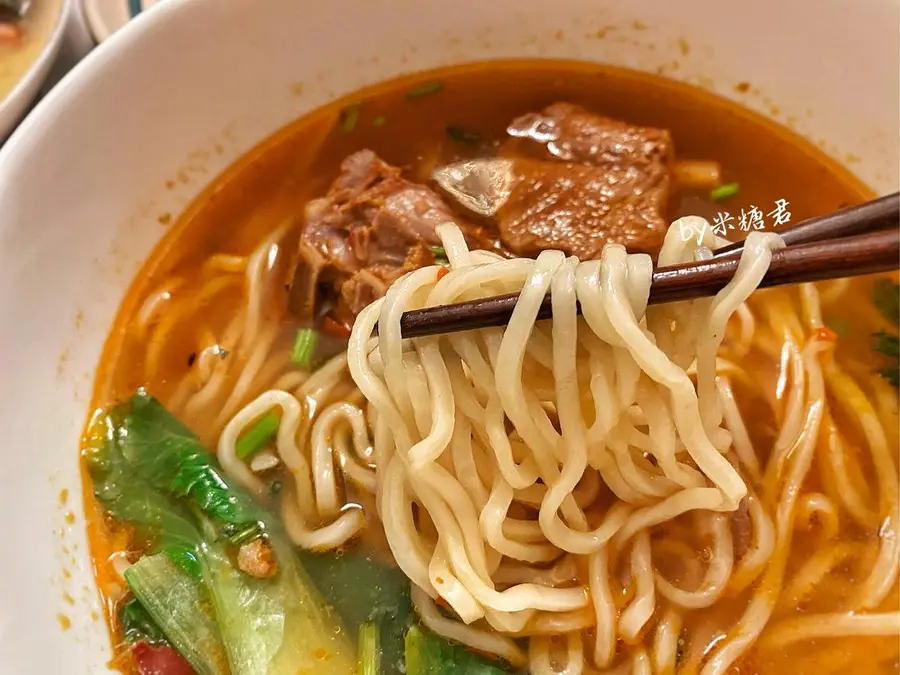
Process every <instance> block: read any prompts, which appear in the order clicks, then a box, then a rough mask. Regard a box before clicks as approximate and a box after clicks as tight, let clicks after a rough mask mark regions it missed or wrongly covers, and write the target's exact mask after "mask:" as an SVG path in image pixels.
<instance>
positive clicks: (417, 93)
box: [406, 82, 444, 99]
mask: <svg viewBox="0 0 900 675" xmlns="http://www.w3.org/2000/svg"><path fill="white" fill-rule="evenodd" d="M443 88H444V83H443V82H429V83H427V84H423V85H422V86H421V87H416V88H415V89H413V90H412V91H408V92H406V98H408V99H414V98H422V97H423V96H428V94H436V93H437V92H439V91H441V90H442V89H443Z"/></svg>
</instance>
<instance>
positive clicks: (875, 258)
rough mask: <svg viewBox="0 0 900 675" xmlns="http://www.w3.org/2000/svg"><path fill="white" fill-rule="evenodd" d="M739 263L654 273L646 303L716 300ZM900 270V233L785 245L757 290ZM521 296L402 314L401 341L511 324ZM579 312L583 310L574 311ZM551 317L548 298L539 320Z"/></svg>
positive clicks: (731, 260)
mask: <svg viewBox="0 0 900 675" xmlns="http://www.w3.org/2000/svg"><path fill="white" fill-rule="evenodd" d="M739 262H740V258H739V257H736V256H726V257H722V258H713V259H712V260H707V261H703V262H699V263H687V264H684V265H673V266H670V267H660V268H657V269H656V270H655V271H654V273H653V279H652V282H651V286H650V297H649V303H650V304H658V303H663V302H674V301H677V300H690V299H694V298H702V297H708V296H711V295H715V294H716V293H717V292H718V291H720V290H721V289H722V288H724V287H725V285H726V284H727V283H728V282H729V281H730V280H731V278H732V277H733V276H734V274H735V272H736V271H737V267H738V263H739ZM898 268H900V229H897V228H896V227H895V228H894V229H892V230H887V231H881V232H871V233H869V234H863V235H858V236H855V237H844V238H839V239H829V240H827V241H819V242H812V243H808V244H797V245H795V246H789V247H787V248H784V249H780V250H778V251H774V252H773V253H772V263H771V265H770V266H769V270H768V272H767V273H766V276H765V277H764V278H763V280H762V283H761V284H760V286H761V287H770V286H781V285H784V284H795V283H803V282H809V281H822V280H825V279H839V278H842V277H853V276H860V275H863V274H874V273H876V272H886V271H889V270H896V269H898ZM518 297H519V294H518V293H512V294H509V295H499V296H495V297H492V298H483V299H480V300H472V301H469V302H462V303H457V304H453V305H441V306H439V307H427V308H425V309H419V310H413V311H410V312H405V313H404V314H403V316H402V317H401V319H400V331H401V334H402V335H403V337H405V338H412V337H421V336H425V335H438V334H441V333H453V332H457V331H463V330H472V329H476V328H488V327H494V326H504V325H506V324H507V323H509V320H510V318H511V316H512V313H513V310H514V309H515V306H516V301H517V300H518ZM578 311H579V313H580V312H581V308H580V307H579V308H578ZM552 316H553V312H552V310H551V305H550V297H549V296H548V297H546V298H545V299H544V302H543V303H542V304H541V308H540V311H539V312H538V317H537V318H538V319H549V318H551V317H552Z"/></svg>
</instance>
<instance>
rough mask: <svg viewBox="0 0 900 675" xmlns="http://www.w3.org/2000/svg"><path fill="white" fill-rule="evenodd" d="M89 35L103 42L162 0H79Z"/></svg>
mask: <svg viewBox="0 0 900 675" xmlns="http://www.w3.org/2000/svg"><path fill="white" fill-rule="evenodd" d="M81 2H82V4H83V6H84V15H85V17H86V18H87V22H88V26H89V27H90V29H91V34H92V35H93V37H94V39H95V40H96V41H97V42H103V41H104V40H105V39H107V38H108V37H109V36H110V35H112V34H113V33H115V32H116V31H117V30H119V29H120V28H121V27H122V26H124V25H125V24H126V23H128V22H129V21H131V20H132V19H133V18H134V17H136V16H137V15H138V14H140V13H141V12H143V11H145V10H148V9H150V8H151V7H153V5H157V4H159V3H160V2H162V0H81Z"/></svg>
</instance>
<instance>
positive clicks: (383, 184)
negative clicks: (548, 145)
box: [291, 150, 496, 320]
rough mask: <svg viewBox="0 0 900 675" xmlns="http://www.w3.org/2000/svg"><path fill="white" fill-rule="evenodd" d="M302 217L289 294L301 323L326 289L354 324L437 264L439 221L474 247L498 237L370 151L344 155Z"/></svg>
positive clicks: (311, 313)
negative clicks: (397, 283) (391, 291)
mask: <svg viewBox="0 0 900 675" xmlns="http://www.w3.org/2000/svg"><path fill="white" fill-rule="evenodd" d="M305 216H306V225H305V228H304V231H303V235H302V236H301V239H300V245H299V264H298V269H297V273H296V275H295V277H294V283H293V285H292V289H291V296H292V307H293V309H294V311H295V312H296V313H298V314H299V315H300V316H301V317H311V316H313V315H314V313H315V310H316V307H317V301H318V300H319V299H320V293H321V292H322V291H323V290H325V291H327V293H328V294H330V295H331V297H332V299H333V300H334V302H336V303H337V309H338V313H339V315H340V316H341V317H342V318H344V319H349V320H352V318H353V316H355V315H356V314H357V313H358V312H359V311H360V310H361V309H362V308H363V307H365V306H366V305H367V304H369V303H370V302H372V301H373V300H375V299H377V298H379V297H381V296H383V295H384V293H385V291H386V290H387V287H388V286H389V285H390V284H391V282H393V281H394V280H396V279H398V278H399V277H400V276H402V275H403V274H405V273H406V272H408V271H410V270H412V269H416V268H418V267H422V266H423V265H430V264H433V262H434V255H433V254H432V252H431V251H430V250H429V248H428V247H429V246H436V245H439V244H440V241H439V239H438V237H437V235H436V234H435V227H436V226H437V225H439V224H441V223H444V222H447V221H453V222H455V223H456V224H457V225H459V226H460V227H461V228H462V230H463V232H464V233H465V234H466V238H467V239H468V240H469V244H470V245H471V246H473V247H475V248H486V247H487V248H490V247H494V246H495V244H496V237H493V238H492V237H490V236H489V235H488V234H487V233H486V232H485V231H484V230H483V228H481V227H477V226H475V225H472V224H471V223H467V222H464V221H462V220H461V219H460V218H459V217H458V216H457V215H456V214H454V213H453V212H452V211H451V210H450V209H449V208H448V207H447V205H446V204H445V203H444V201H443V200H442V199H441V198H440V197H439V196H438V195H437V194H436V193H435V192H434V191H433V190H431V189H430V188H429V187H427V186H425V185H419V184H417V183H412V182H410V181H408V180H406V179H405V178H403V177H402V175H401V171H400V169H398V168H397V167H394V166H391V165H390V164H387V163H386V162H384V161H382V160H381V159H380V158H379V157H378V156H377V155H375V153H374V152H372V151H371V150H361V151H359V152H356V153H354V154H352V155H350V156H349V157H347V158H346V159H345V160H344V161H343V163H342V164H341V171H340V175H339V176H338V177H337V179H336V180H335V181H334V183H333V184H332V186H331V188H330V189H329V191H328V194H327V195H326V196H324V197H321V198H319V199H315V200H313V201H311V202H310V203H309V204H308V205H307V207H306V214H305Z"/></svg>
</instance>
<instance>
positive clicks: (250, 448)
mask: <svg viewBox="0 0 900 675" xmlns="http://www.w3.org/2000/svg"><path fill="white" fill-rule="evenodd" d="M279 424H280V420H279V418H278V415H276V414H275V412H274V411H272V410H270V411H269V412H267V413H266V414H265V415H263V416H262V417H260V418H259V419H258V420H256V422H254V423H253V426H251V427H250V428H249V429H247V430H246V431H245V432H244V433H242V434H241V436H240V438H238V439H237V443H235V446H234V448H235V453H236V454H237V456H238V457H239V458H240V459H248V458H250V457H252V456H253V455H255V454H256V453H257V452H259V451H260V450H262V449H263V447H265V445H266V443H268V442H269V441H271V440H272V439H273V438H275V435H276V434H277V433H278V425H279Z"/></svg>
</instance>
